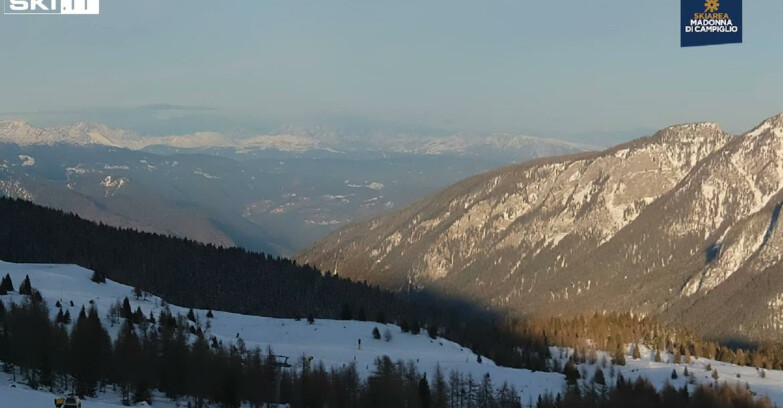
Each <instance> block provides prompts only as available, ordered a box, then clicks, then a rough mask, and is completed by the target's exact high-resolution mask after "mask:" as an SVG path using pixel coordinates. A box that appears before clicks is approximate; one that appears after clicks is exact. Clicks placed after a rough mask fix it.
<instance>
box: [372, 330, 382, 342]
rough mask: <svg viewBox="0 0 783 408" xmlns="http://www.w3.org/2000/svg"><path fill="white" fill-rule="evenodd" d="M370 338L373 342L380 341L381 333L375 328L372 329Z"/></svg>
mask: <svg viewBox="0 0 783 408" xmlns="http://www.w3.org/2000/svg"><path fill="white" fill-rule="evenodd" d="M372 338H374V339H375V340H380V339H381V331H380V330H378V328H377V327H376V328H374V329H372Z"/></svg>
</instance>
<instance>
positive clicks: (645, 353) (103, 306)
mask: <svg viewBox="0 0 783 408" xmlns="http://www.w3.org/2000/svg"><path fill="white" fill-rule="evenodd" d="M6 274H10V276H11V279H12V281H13V284H14V287H15V288H16V289H18V288H19V285H20V284H21V283H22V281H23V280H24V278H25V276H26V275H29V276H30V281H31V283H32V286H33V288H35V289H37V290H38V291H40V292H41V295H42V296H43V298H44V299H45V300H46V302H47V304H48V306H49V308H50V314H51V317H52V318H54V316H55V315H56V314H57V308H56V307H55V304H56V302H57V301H58V300H59V301H60V302H61V304H62V307H63V309H64V310H70V314H71V317H72V318H73V320H74V321H75V320H76V316H78V314H79V310H80V309H81V308H82V306H84V307H85V308H89V307H90V302H93V304H95V306H96V307H97V308H98V312H99V315H100V316H101V319H102V320H103V324H104V326H105V327H106V328H107V330H108V331H109V334H110V335H111V336H112V337H116V335H117V332H118V331H119V328H120V325H119V324H114V325H112V323H111V320H110V319H109V318H108V316H107V313H108V310H109V308H110V306H111V305H112V304H114V303H115V302H117V301H120V302H121V301H122V300H123V299H124V298H126V297H127V298H128V299H129V300H130V303H131V307H132V308H133V310H135V309H136V308H137V307H141V309H142V311H143V312H144V314H145V315H149V314H150V312H152V313H153V314H154V315H155V316H157V315H158V313H159V312H160V310H161V307H162V306H161V304H162V301H161V299H160V298H158V297H155V296H151V295H148V296H147V297H146V298H142V299H136V298H135V297H134V295H133V288H131V287H129V286H126V285H122V284H119V283H116V282H112V281H110V280H107V281H106V283H105V284H97V283H94V282H92V281H91V280H90V278H91V276H92V271H90V270H87V269H84V268H82V267H79V266H76V265H43V264H13V263H6V262H2V261H0V277H2V276H5V275H6ZM0 299H2V301H3V302H5V303H6V304H9V303H11V302H17V303H19V302H21V301H22V300H23V297H22V296H21V295H19V294H17V293H9V294H8V295H6V296H2V297H0ZM71 302H73V306H71ZM168 307H169V308H170V309H171V311H172V313H174V314H177V313H179V314H183V315H184V314H186V313H187V312H188V310H189V309H187V308H182V307H179V306H175V305H171V304H169V305H168ZM194 312H195V314H196V316H197V320H198V321H199V322H200V323H201V326H202V327H205V326H206V324H207V322H209V325H210V326H211V327H210V328H209V330H208V331H207V333H206V335H207V336H208V337H211V336H216V337H217V338H218V339H219V340H220V341H222V342H223V343H224V344H231V343H234V342H236V341H238V338H241V339H242V340H243V341H244V342H245V344H246V346H247V347H248V348H253V347H256V346H258V347H260V348H262V350H264V351H266V348H267V347H272V349H273V351H274V353H275V354H278V355H286V356H289V357H291V360H290V362H291V363H292V364H294V368H292V369H296V359H297V358H298V357H301V356H303V355H304V356H306V357H313V361H314V362H319V361H320V362H323V364H324V365H326V366H327V367H341V366H344V365H347V364H350V363H351V362H355V363H356V366H357V369H358V371H359V373H360V375H361V376H363V377H367V376H369V375H370V374H371V373H372V371H373V363H374V361H375V359H376V358H377V357H379V356H383V355H388V356H389V357H390V358H391V359H392V360H404V361H408V360H412V361H415V362H416V364H417V365H418V367H419V370H420V371H422V372H426V373H428V376H429V377H430V378H432V375H433V372H434V370H435V367H436V366H437V365H440V367H441V368H442V369H443V371H444V373H445V374H446V375H448V373H449V372H450V371H459V372H462V373H463V374H471V375H473V377H474V378H476V379H480V377H481V376H483V375H484V374H485V373H489V374H490V376H491V377H492V380H493V383H494V384H495V385H496V386H500V385H501V384H502V383H503V382H508V383H509V384H510V385H514V386H515V387H516V388H517V390H519V391H520V393H521V400H522V402H523V404H527V403H529V402H530V401H535V400H536V398H537V397H538V395H539V394H541V393H545V392H552V393H558V392H560V391H561V390H562V388H563V386H564V385H565V378H564V376H563V375H561V374H559V373H546V372H531V371H529V370H521V369H513V368H506V367H499V366H497V365H496V364H495V363H494V362H492V361H491V360H489V359H488V358H485V357H483V356H482V363H478V362H477V356H476V355H475V354H473V353H472V352H471V351H470V350H469V349H467V348H464V347H461V346H460V345H458V344H456V343H454V342H451V341H448V340H445V339H442V338H438V339H435V340H433V339H430V338H429V337H428V336H427V334H426V333H422V334H419V335H412V334H406V333H402V332H401V330H400V328H399V327H398V326H396V325H392V324H387V325H382V324H378V323H375V322H359V321H339V320H322V319H316V321H315V323H314V324H308V323H307V321H306V320H304V319H303V320H301V321H295V320H292V319H277V318H267V317H259V316H247V315H240V314H234V313H225V312H220V311H213V314H214V317H213V318H211V319H210V318H207V317H206V314H207V311H206V310H194ZM375 327H378V329H379V330H380V332H381V336H382V339H381V340H375V339H373V337H372V330H373V328H375ZM386 330H389V331H390V332H391V334H392V339H391V340H390V341H388V342H387V341H385V340H383V334H384V332H385V331H386ZM237 336H238V337H237ZM358 340H361V349H359V347H358ZM552 352H553V356H554V357H555V358H559V357H560V349H558V348H552ZM653 354H654V353H653V352H651V351H650V350H647V349H644V348H643V349H642V358H641V359H639V360H633V359H632V358H631V357H630V350H629V352H628V353H627V357H626V359H627V363H628V365H626V366H624V367H620V366H617V367H615V368H614V371H615V376H614V377H612V376H611V371H612V369H611V368H609V367H607V368H605V369H604V373H605V375H606V378H607V382H612V381H613V380H614V379H616V378H617V377H616V375H617V374H619V373H622V375H623V376H624V377H626V378H632V379H633V378H636V377H638V376H643V377H646V378H648V379H649V380H650V381H651V382H652V383H653V384H656V385H657V386H659V387H660V386H663V385H664V384H665V383H666V382H670V383H671V384H672V385H674V386H676V387H681V386H682V385H685V384H686V383H687V382H688V379H686V378H685V376H684V375H683V370H684V368H685V367H686V365H685V364H677V365H675V364H672V363H666V362H663V363H655V362H653ZM604 355H606V353H599V364H600V361H601V359H602V356H604ZM663 359H664V361H667V360H668V361H673V357H672V356H670V355H664V356H663ZM607 360H609V361H610V360H611V359H610V358H609V357H608V355H607ZM708 364H710V365H711V366H712V368H714V369H717V370H718V373H719V376H720V378H719V381H721V382H729V383H739V384H741V385H743V386H746V385H747V386H748V387H750V389H751V390H752V391H754V392H756V393H757V394H758V395H766V396H769V397H770V399H771V400H772V402H774V403H775V404H777V405H783V372H781V371H772V370H767V371H766V373H765V374H766V375H765V378H762V375H761V372H760V371H758V370H756V369H755V368H753V367H740V366H735V365H731V364H727V363H721V362H716V361H712V360H707V359H694V360H693V361H692V362H691V363H690V364H688V365H687V367H688V371H689V372H691V373H693V374H694V378H695V382H697V383H705V384H709V383H711V382H714V380H713V379H712V377H711V375H712V372H711V371H707V370H706V369H705V367H706V366H707V365H708ZM595 367H596V366H590V365H586V364H583V365H580V366H579V369H580V371H584V373H585V374H586V377H587V378H592V375H593V372H594V370H595ZM672 369H675V370H676V371H677V373H678V376H679V378H678V379H676V380H672V379H671V378H670V376H671V372H672ZM738 374H739V377H737V375H738ZM53 398H54V396H53V395H52V394H50V393H48V392H44V391H36V390H31V389H29V388H28V387H26V386H25V385H23V384H14V383H12V382H11V381H10V377H9V376H8V375H6V374H0V406H2V407H3V408H15V407H30V406H39V407H46V406H52V399H53ZM153 405H154V406H161V407H165V406H173V403H172V402H171V401H167V400H166V399H165V398H164V397H158V398H155V400H154V401H153ZM83 406H84V407H85V408H88V407H100V408H102V407H118V406H121V404H120V397H119V396H118V395H114V394H112V393H107V394H103V395H101V396H99V398H98V399H90V400H87V401H85V402H84V404H83Z"/></svg>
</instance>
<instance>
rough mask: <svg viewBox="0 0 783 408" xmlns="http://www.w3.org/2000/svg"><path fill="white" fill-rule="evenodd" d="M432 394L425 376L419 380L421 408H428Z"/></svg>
mask: <svg viewBox="0 0 783 408" xmlns="http://www.w3.org/2000/svg"><path fill="white" fill-rule="evenodd" d="M431 401H432V394H431V393H430V384H429V383H428V382H427V374H426V373H425V374H424V376H422V377H421V380H419V404H420V406H421V408H430V405H431Z"/></svg>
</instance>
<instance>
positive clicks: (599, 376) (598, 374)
mask: <svg viewBox="0 0 783 408" xmlns="http://www.w3.org/2000/svg"><path fill="white" fill-rule="evenodd" d="M593 382H594V383H596V384H598V385H606V377H604V371H603V370H601V367H596V369H595V374H593Z"/></svg>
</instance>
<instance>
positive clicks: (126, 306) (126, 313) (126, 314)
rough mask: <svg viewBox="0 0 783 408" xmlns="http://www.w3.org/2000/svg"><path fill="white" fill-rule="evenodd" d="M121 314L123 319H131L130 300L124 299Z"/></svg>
mask: <svg viewBox="0 0 783 408" xmlns="http://www.w3.org/2000/svg"><path fill="white" fill-rule="evenodd" d="M121 313H122V318H123V319H133V309H131V305H130V300H128V298H125V299H124V300H123V301H122V312H121Z"/></svg>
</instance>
